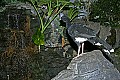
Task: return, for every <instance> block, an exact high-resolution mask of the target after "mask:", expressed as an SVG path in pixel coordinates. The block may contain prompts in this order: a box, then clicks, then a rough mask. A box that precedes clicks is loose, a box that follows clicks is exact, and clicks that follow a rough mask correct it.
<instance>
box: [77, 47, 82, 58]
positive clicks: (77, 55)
mask: <svg viewBox="0 0 120 80" xmlns="http://www.w3.org/2000/svg"><path fill="white" fill-rule="evenodd" d="M80 48H81V45H79V46H78V53H77V56H79V55H80Z"/></svg>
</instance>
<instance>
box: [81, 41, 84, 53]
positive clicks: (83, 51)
mask: <svg viewBox="0 0 120 80" xmlns="http://www.w3.org/2000/svg"><path fill="white" fill-rule="evenodd" d="M83 53H84V42H83V43H82V53H81V54H83Z"/></svg>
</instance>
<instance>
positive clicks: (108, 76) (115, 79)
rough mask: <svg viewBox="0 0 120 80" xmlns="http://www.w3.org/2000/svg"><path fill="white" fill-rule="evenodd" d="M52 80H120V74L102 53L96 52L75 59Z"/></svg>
mask: <svg viewBox="0 0 120 80" xmlns="http://www.w3.org/2000/svg"><path fill="white" fill-rule="evenodd" d="M51 80H120V73H119V72H118V70H117V69H116V68H115V67H114V65H113V64H112V63H111V62H109V61H108V60H107V59H106V58H105V57H104V56H103V55H102V52H101V51H99V50H95V51H92V52H87V53H85V54H83V55H82V56H80V57H78V58H75V59H73V60H72V61H71V63H70V64H69V66H68V67H67V69H66V70H63V71H61V72H60V73H59V74H58V75H57V76H56V77H54V78H53V79H51Z"/></svg>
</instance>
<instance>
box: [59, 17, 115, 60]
mask: <svg viewBox="0 0 120 80" xmlns="http://www.w3.org/2000/svg"><path fill="white" fill-rule="evenodd" d="M61 20H62V21H63V22H65V23H66V29H67V32H68V34H69V35H70V37H71V38H72V39H73V41H74V42H75V43H76V44H77V46H78V52H77V56H76V57H79V56H80V49H81V48H82V51H81V55H82V54H83V53H84V42H85V41H89V42H90V43H92V44H93V45H98V46H103V47H104V48H105V49H103V50H104V51H105V52H107V53H110V52H114V49H112V47H111V46H110V45H109V44H108V43H107V42H106V41H104V40H102V39H100V38H98V37H97V36H96V34H97V33H96V32H95V31H94V30H93V29H91V28H88V27H87V26H86V25H82V24H77V23H76V24H71V22H70V19H69V18H68V17H67V16H65V15H63V16H62V17H61ZM76 57H75V58H76Z"/></svg>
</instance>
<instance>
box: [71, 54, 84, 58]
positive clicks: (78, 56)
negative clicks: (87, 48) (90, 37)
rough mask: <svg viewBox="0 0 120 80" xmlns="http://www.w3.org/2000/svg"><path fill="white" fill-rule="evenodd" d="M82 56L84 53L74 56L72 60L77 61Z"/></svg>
mask: <svg viewBox="0 0 120 80" xmlns="http://www.w3.org/2000/svg"><path fill="white" fill-rule="evenodd" d="M84 54H86V53H81V54H79V55H77V56H75V57H74V58H73V59H77V58H78V57H80V56H83V55H84Z"/></svg>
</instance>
